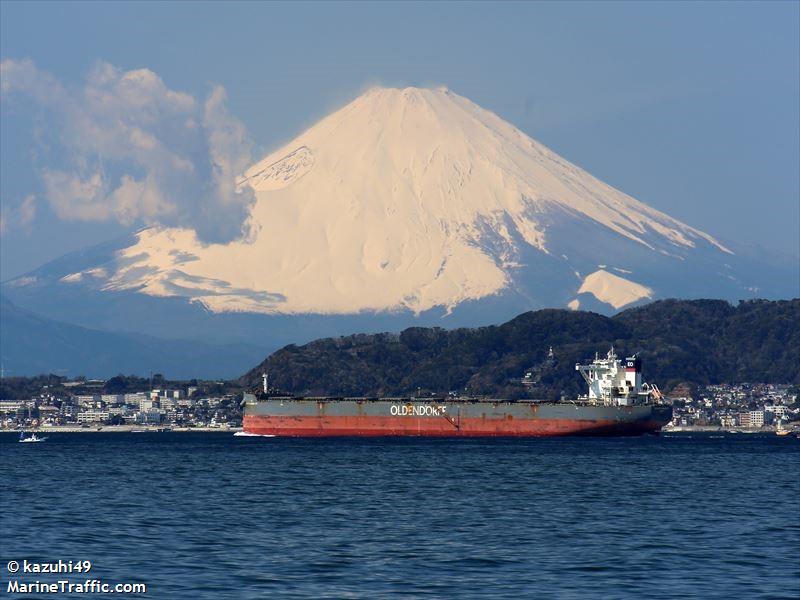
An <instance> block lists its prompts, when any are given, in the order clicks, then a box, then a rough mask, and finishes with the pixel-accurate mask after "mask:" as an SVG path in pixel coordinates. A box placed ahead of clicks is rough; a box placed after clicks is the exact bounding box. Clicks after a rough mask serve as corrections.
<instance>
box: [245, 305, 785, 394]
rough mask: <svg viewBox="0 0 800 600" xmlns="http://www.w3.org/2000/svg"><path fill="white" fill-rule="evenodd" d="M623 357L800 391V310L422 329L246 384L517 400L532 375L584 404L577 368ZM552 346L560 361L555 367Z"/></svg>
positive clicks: (651, 377)
mask: <svg viewBox="0 0 800 600" xmlns="http://www.w3.org/2000/svg"><path fill="white" fill-rule="evenodd" d="M612 345H613V346H614V347H615V349H616V351H617V353H618V354H619V355H621V356H627V355H630V354H634V353H636V354H638V355H639V356H640V357H641V358H642V361H643V364H644V369H643V370H644V378H645V380H646V381H650V382H653V383H656V384H658V385H659V386H660V387H661V388H662V389H670V388H672V387H674V386H676V385H678V384H680V383H689V384H695V385H698V384H711V383H744V382H750V383H753V382H763V383H795V384H797V383H800V299H794V300H780V301H767V300H750V301H743V302H740V303H739V304H738V305H736V306H733V305H731V304H729V303H728V302H725V301H723V300H662V301H657V302H653V303H652V304H648V305H645V306H641V307H637V308H632V309H629V310H626V311H623V312H621V313H619V314H617V315H615V316H613V317H605V316H602V315H599V314H595V313H591V312H580V311H568V310H555V309H547V310H539V311H533V312H527V313H524V314H521V315H519V316H518V317H516V318H514V319H512V320H511V321H509V322H507V323H503V324H502V325H497V326H489V327H480V328H475V329H455V330H449V331H448V330H444V329H440V328H421V327H413V328H410V329H406V330H404V331H403V332H401V333H399V334H391V333H381V334H374V335H365V334H358V335H351V336H346V337H341V338H328V339H322V340H317V341H314V342H311V343H309V344H305V345H303V346H296V345H290V346H286V347H285V348H282V349H281V350H278V351H277V352H275V353H273V354H272V355H271V356H269V357H268V358H267V359H266V360H265V361H263V362H262V363H261V364H259V365H258V366H257V367H255V368H254V369H252V370H251V371H249V372H248V373H247V374H246V375H244V376H243V377H242V380H241V381H242V383H243V384H244V385H247V386H249V387H253V388H256V387H259V386H260V385H261V374H262V373H263V372H267V373H269V375H270V381H271V383H272V384H273V385H274V386H276V387H277V388H280V389H282V390H285V391H288V392H292V393H296V394H302V395H334V396H361V395H363V396H384V395H406V394H415V393H423V394H442V393H447V392H449V391H455V392H459V393H464V392H466V393H468V394H478V395H492V396H496V397H505V398H518V397H523V396H526V395H528V394H527V393H526V390H525V388H524V387H523V386H522V385H521V384H520V379H521V378H522V377H523V375H524V374H525V373H526V372H532V373H533V378H534V380H535V382H536V383H535V386H534V393H535V394H536V395H537V396H538V397H547V398H556V397H558V396H559V395H561V394H566V395H575V394H577V393H579V392H582V391H583V388H584V384H583V381H582V380H581V378H580V376H579V375H578V374H577V373H576V372H575V363H576V362H585V361H587V360H591V359H592V358H593V357H594V355H595V352H600V353H601V354H602V353H605V352H606V351H607V350H608V348H609V347H610V346H612ZM550 347H552V348H553V352H554V354H555V361H554V362H553V361H548V360H547V352H548V349H549V348H550Z"/></svg>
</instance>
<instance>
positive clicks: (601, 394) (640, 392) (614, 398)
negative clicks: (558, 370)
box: [575, 346, 661, 406]
mask: <svg viewBox="0 0 800 600" xmlns="http://www.w3.org/2000/svg"><path fill="white" fill-rule="evenodd" d="M575 370H576V371H579V372H580V374H581V375H582V376H583V379H584V380H585V381H586V383H587V385H588V386H589V394H588V396H584V397H582V398H580V399H581V400H588V401H589V402H593V403H597V404H613V405H620V406H629V405H633V404H643V403H645V402H647V401H649V400H651V398H655V399H660V398H661V393H660V392H659V390H658V388H657V387H656V386H651V385H648V384H647V383H643V382H642V361H641V360H640V359H639V358H638V357H637V356H636V355H635V354H634V355H633V356H629V357H628V358H626V359H625V361H624V364H623V361H622V360H620V359H619V358H617V354H616V352H614V348H613V346H612V348H611V349H610V350H609V351H608V354H606V357H605V358H600V357H599V356H598V355H595V358H594V361H592V363H591V364H588V365H582V364H576V365H575Z"/></svg>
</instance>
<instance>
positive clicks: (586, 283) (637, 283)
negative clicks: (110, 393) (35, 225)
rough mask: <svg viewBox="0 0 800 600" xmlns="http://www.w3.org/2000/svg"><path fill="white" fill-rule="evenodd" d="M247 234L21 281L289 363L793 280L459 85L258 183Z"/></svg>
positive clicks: (24, 290) (372, 110)
mask: <svg viewBox="0 0 800 600" xmlns="http://www.w3.org/2000/svg"><path fill="white" fill-rule="evenodd" d="M238 185H239V186H240V187H241V188H244V187H245V186H249V187H250V188H252V190H253V191H254V192H255V198H256V200H255V203H254V204H253V205H252V207H251V209H250V212H249V216H248V217H247V220H246V222H245V223H244V227H243V234H242V236H241V237H240V238H239V239H237V240H235V241H233V242H230V243H225V244H220V243H215V244H207V243H204V242H202V241H201V240H200V239H198V237H197V235H196V234H195V232H194V231H192V230H190V229H180V228H159V227H152V228H148V229H144V230H141V231H139V232H137V233H135V234H132V235H131V236H129V237H126V238H124V239H121V240H117V241H116V242H113V243H110V244H105V245H102V246H98V247H94V248H90V249H88V250H86V251H83V252H79V253H76V254H72V255H68V256H65V257H63V258H61V259H59V260H57V261H54V262H52V263H49V264H47V265H45V266H43V267H41V268H39V269H37V270H36V271H33V272H31V273H28V274H26V275H24V276H21V277H18V278H15V279H12V280H10V281H7V282H5V283H4V285H3V293H5V294H7V295H8V296H9V297H10V298H11V299H12V300H13V301H14V302H16V303H17V304H19V305H21V306H24V307H25V308H27V309H29V310H33V311H37V312H39V313H41V314H45V315H47V316H48V317H50V318H57V319H61V320H63V321H66V322H69V323H73V324H78V325H83V326H90V327H94V328H101V329H106V330H115V331H135V332H137V333H144V334H148V335H156V336H161V337H167V338H193V339H201V338H214V339H217V340H219V341H224V342H230V341H248V342H251V343H253V342H255V343H260V344H263V345H264V347H265V348H274V347H277V346H279V345H282V344H283V343H287V342H290V341H292V342H302V341H306V340H308V339H310V338H313V337H319V336H320V335H337V334H342V333H350V332H352V330H353V329H360V330H363V331H376V330H384V329H387V328H388V329H396V328H399V327H403V326H408V325H412V324H426V325H427V324H440V325H445V326H456V325H480V324H485V323H491V322H500V321H502V320H504V319H506V318H509V317H511V316H513V315H515V314H517V313H519V312H522V311H525V310H530V309H534V308H542V307H561V308H566V307H569V308H572V309H591V310H596V311H599V312H604V313H611V312H615V311H617V310H619V309H622V308H625V307H629V306H633V305H636V304H640V303H643V302H646V301H649V300H652V299H656V298H663V297H684V298H697V297H716V298H725V299H732V300H736V299H741V298H751V297H782V296H783V297H786V296H791V295H793V294H795V293H796V292H795V290H794V288H795V283H794V281H793V276H792V275H789V276H787V275H786V273H787V272H789V271H788V270H786V269H783V268H780V267H774V266H769V265H766V264H763V263H759V262H758V261H757V260H753V259H750V258H747V257H746V256H743V255H742V254H741V253H740V252H739V251H738V249H737V248H733V247H729V245H728V244H724V243H722V242H720V241H719V240H717V239H715V238H714V237H712V236H711V235H709V234H707V233H704V232H702V231H699V230H698V229H695V228H693V227H691V226H689V225H687V224H684V223H682V222H680V221H678V220H676V219H674V218H672V217H670V216H668V215H666V214H664V213H663V212H660V211H658V210H655V209H654V208H651V207H649V206H648V205H646V204H644V203H642V202H640V201H638V200H636V199H634V198H632V197H630V196H628V195H626V194H625V193H623V192H621V191H619V190H616V189H614V188H613V187H611V186H609V185H607V184H605V183H603V182H602V181H600V180H598V179H597V178H595V177H593V176H592V175H590V174H589V173H587V172H586V171H584V170H583V169H581V168H580V167H578V166H576V165H574V164H572V163H570V162H569V161H567V160H565V159H564V158H561V157H560V156H559V155H557V154H556V153H554V152H553V151H551V150H549V149H548V148H546V147H545V146H543V145H542V144H540V143H539V142H537V141H536V140H534V139H532V138H531V137H529V136H528V135H526V134H525V133H523V132H522V131H520V130H519V129H517V128H516V127H514V126H513V125H511V124H509V123H507V122H506V121H504V120H503V119H501V118H500V117H498V116H497V115H495V114H494V113H492V112H490V111H488V110H485V109H483V108H481V107H480V106H478V105H476V104H474V103H473V102H471V101H469V100H467V99H466V98H463V97H461V96H459V95H457V94H455V93H453V92H451V91H449V90H447V89H444V88H439V89H421V88H405V89H394V88H375V89H372V90H370V91H368V92H367V93H365V94H363V95H362V96H360V97H358V98H357V99H355V100H354V101H352V102H351V103H349V104H347V105H346V106H345V107H343V108H341V109H340V110H338V111H336V112H334V113H332V114H330V115H329V116H327V117H326V118H324V119H322V120H321V121H320V122H318V123H317V124H315V125H314V126H313V127H311V128H310V129H308V130H307V131H305V132H304V133H303V134H301V135H300V136H298V137H297V138H296V139H294V140H293V141H291V142H290V143H288V144H286V145H285V146H283V147H282V148H280V149H279V150H277V151H275V152H273V153H271V154H270V155H268V156H266V157H265V158H264V159H263V160H261V161H259V162H257V163H256V164H254V165H253V166H252V167H250V168H249V169H248V170H247V171H246V172H245V173H243V174H242V176H241V178H240V180H239V181H238Z"/></svg>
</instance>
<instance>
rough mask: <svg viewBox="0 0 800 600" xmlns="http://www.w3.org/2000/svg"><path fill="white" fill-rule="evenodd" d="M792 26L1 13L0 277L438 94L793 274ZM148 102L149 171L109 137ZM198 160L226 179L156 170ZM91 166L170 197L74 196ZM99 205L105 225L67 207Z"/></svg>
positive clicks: (643, 18) (70, 8)
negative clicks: (392, 98)
mask: <svg viewBox="0 0 800 600" xmlns="http://www.w3.org/2000/svg"><path fill="white" fill-rule="evenodd" d="M798 31H800V4H799V3H797V2H771V3H770V2H766V3H721V2H720V3H716V2H715V3H680V4H679V3H655V2H647V3H600V2H592V3H577V2H569V3H508V4H501V3H491V4H489V3H486V4H482V3H463V4H462V3H430V4H417V3H386V2H381V3H373V4H367V3H344V4H339V3H294V4H277V3H270V4H258V3H255V2H241V3H233V2H228V3H191V2H173V3H157V2H142V3H130V4H126V3H95V2H90V3H69V2H57V3H48V2H30V3H22V2H9V1H4V2H2V3H0V59H2V60H3V61H6V62H5V63H4V64H5V65H12V66H13V67H14V68H15V71H14V72H13V74H12V75H13V76H12V75H9V73H10V71H8V70H4V72H3V81H2V84H3V99H2V115H0V117H1V120H0V126H1V127H2V129H1V130H0V132H1V133H2V135H0V167H1V169H0V210H1V211H2V219H3V224H2V232H1V233H0V241H1V242H2V248H1V250H2V253H1V256H0V270H1V271H2V272H1V273H0V276H1V277H2V279H3V280H5V279H8V278H10V277H14V276H16V275H19V274H21V273H24V272H26V271H28V270H30V269H32V268H35V267H37V266H39V265H40V264H42V263H44V262H46V261H48V260H52V259H54V258H57V257H59V256H61V255H62V254H64V253H65V252H68V251H72V250H77V249H80V248H83V247H86V246H89V245H92V244H95V243H98V242H102V241H105V240H108V239H112V238H115V237H118V236H119V235H122V234H124V233H125V232H127V231H131V230H134V229H137V228H139V227H141V226H143V225H144V224H145V223H147V222H153V221H160V220H164V221H165V222H169V223H175V222H178V223H180V222H181V219H187V218H190V217H189V216H187V215H193V214H195V213H197V214H199V213H203V214H210V215H212V217H213V216H215V215H218V214H220V206H224V207H228V206H231V205H230V204H228V201H229V200H230V198H226V197H224V194H223V195H222V196H220V195H219V194H218V193H217V192H216V191H214V190H215V185H216V183H218V181H219V180H220V178H224V177H226V176H228V174H229V173H232V172H233V171H234V170H235V169H237V168H239V166H241V164H242V161H243V160H244V155H243V154H242V152H240V150H241V148H247V151H248V152H249V154H250V156H252V158H254V159H258V158H260V157H261V156H262V155H264V154H265V153H266V152H267V151H269V150H271V149H274V148H275V147H277V146H279V145H280V144H282V143H284V142H286V141H288V140H289V139H291V138H292V137H294V136H295V135H297V134H299V133H300V132H302V131H303V130H304V129H305V128H307V127H308V126H310V125H312V124H313V123H314V122H315V121H316V120H318V119H319V118H321V117H323V116H325V115H326V114H327V113H329V112H330V111H332V110H334V109H336V108H338V107H340V106H341V105H343V104H344V103H346V102H347V101H349V100H350V99H352V98H354V97H356V96H357V95H358V94H359V93H360V92H361V91H363V90H365V89H367V88H369V87H371V86H373V85H391V86H407V85H415V86H433V85H446V86H447V87H449V88H450V89H452V90H453V91H455V92H456V93H458V94H461V95H463V96H466V97H467V98H469V99H471V100H473V101H474V102H476V103H477V104H479V105H481V106H483V107H484V108H487V109H490V110H492V111H494V112H496V113H497V114H498V115H500V116H501V117H502V118H504V119H505V120H507V121H509V122H511V123H512V124H514V125H516V126H517V127H519V128H520V129H522V130H523V131H525V132H526V133H528V134H529V135H531V136H532V137H534V138H536V139H537V140H539V141H541V142H542V143H544V144H546V145H547V146H549V147H551V148H552V149H553V150H555V151H556V152H558V153H559V154H561V155H562V156H564V157H565V158H567V159H568V160H570V161H572V162H575V163H577V164H578V165H580V166H581V167H583V168H585V169H586V170H588V171H589V172H590V173H592V174H593V175H595V176H597V177H599V178H600V179H602V180H603V181H605V182H607V183H609V184H611V185H613V186H615V187H617V188H619V189H621V190H622V191H624V192H626V193H628V194H630V195H632V196H634V197H636V198H637V199H639V200H641V201H643V202H645V203H647V204H650V205H651V206H654V207H656V208H658V209H660V210H662V211H664V212H666V213H668V214H670V215H672V216H674V217H676V218H678V219H680V220H682V221H684V222H686V223H688V224H689V225H692V226H695V227H698V228H700V229H702V230H704V231H706V232H708V233H710V234H712V235H714V236H717V237H719V238H721V239H722V240H727V241H730V242H732V243H734V244H744V245H752V246H760V247H763V248H765V249H766V250H768V251H771V252H777V253H782V254H789V255H791V256H792V257H795V259H797V257H798V256H800V166H798V165H800V115H799V114H798V113H799V112H800V109H798V107H799V106H800V40H799V37H800V34H798ZM136 69H149V70H150V71H152V72H153V73H154V74H155V75H157V76H158V77H159V78H160V80H161V82H163V85H162V86H161V87H159V84H158V82H155V81H153V80H151V79H147V78H144V79H143V78H141V77H140V78H139V80H137V87H136V88H135V90H134V92H135V93H134V92H130V93H129V92H127V91H126V90H128V89H129V88H126V87H125V85H126V82H129V80H128V79H126V77H125V73H126V72H127V71H131V70H136ZM223 90H224V93H223ZM145 92H146V93H145ZM137 94H138V95H137ZM90 97H91V98H94V99H97V98H98V97H100V98H101V100H102V102H101V104H98V105H99V106H102V110H100V111H98V110H97V108H96V105H94V104H92V105H87V104H86V103H85V102H83V100H84V99H85V98H90ZM140 100H141V102H140ZM98 102H100V101H98ZM147 102H157V103H160V104H159V106H160V107H162V108H161V109H159V110H160V112H159V115H161V117H159V118H162V117H163V115H165V114H167V115H174V118H173V119H172V121H175V122H177V120H178V117H179V118H180V123H182V124H184V125H185V127H184V128H183V129H180V130H179V131H178V130H176V131H174V132H173V131H171V130H172V128H173V123H172V122H171V121H169V120H164V121H163V122H162V121H159V122H156V123H155V125H154V126H157V128H158V131H164V132H165V133H164V136H165V137H164V139H165V140H167V141H168V144H167V146H166V147H165V148H164V149H163V152H161V153H159V154H158V155H157V156H156V157H154V155H153V154H152V153H146V155H142V154H141V153H136V152H133V151H132V150H131V149H130V148H121V147H120V144H119V143H117V141H116V140H115V139H113V134H114V129H113V128H114V124H115V123H116V122H118V121H119V120H120V119H127V118H137V119H142V120H147V119H150V118H151V117H152V115H151V112H150V111H149V108H148V107H149V105H147V104H146V103H147ZM142 103H145V104H142ZM170 111H172V112H170ZM131 115H133V116H131ZM84 122H85V123H87V124H88V127H87V131H88V130H92V131H95V130H96V131H95V133H94V134H91V135H90V134H88V133H86V134H85V135H84V133H85V132H82V130H80V129H78V128H77V127H76V125H75V124H76V123H79V124H80V123H84ZM148 122H150V121H148ZM197 123H201V124H202V125H201V127H200V130H202V135H201V134H199V133H197V132H198V129H197ZM100 130H102V131H100ZM168 130H169V131H168ZM98 131H99V133H98ZM106 131H107V132H108V133H109V136H111V138H112V139H110V140H109V139H105V138H102V144H104V145H103V146H102V152H101V153H100V156H99V158H98V155H97V152H96V150H97V147H98V144H99V143H101V142H99V141H98V140H100V139H101V137H102V133H103V132H106ZM92 135H95V137H94V138H93V137H92ZM240 138H241V139H240ZM90 143H91V148H88V149H87V146H88V145H89V144H90ZM149 143H150V141H149V140H148V139H144V140H143V141H142V144H141V147H142V148H145V147H148V144H149ZM150 146H152V144H150ZM210 156H211V157H217V158H219V157H224V160H220V161H219V162H220V164H222V165H223V167H224V168H223V169H222V172H221V173H218V172H216V171H214V170H212V169H210V168H209V169H206V170H205V171H203V169H200V171H201V172H199V173H198V171H197V169H195V170H194V171H192V173H193V174H196V177H188V176H182V177H176V176H174V172H175V171H176V170H177V171H180V169H172V168H170V169H166V168H165V167H164V165H165V164H170V165H171V164H173V163H170V162H169V161H170V160H173V161H175V164H178V165H179V166H180V165H181V164H182V163H181V162H180V161H181V160H182V158H181V157H188V159H187V160H190V161H192V162H193V164H194V165H196V166H197V165H205V166H206V167H207V166H208V165H207V164H206V163H208V162H209V157H210ZM108 157H112V158H113V159H114V160H117V161H122V162H124V161H131V162H132V163H134V164H135V168H136V169H138V171H137V172H134V173H133V174H134V175H137V174H139V175H141V174H142V173H146V174H148V177H147V182H151V179H152V182H153V189H154V190H160V191H161V193H167V194H174V195H180V196H181V199H180V201H178V200H176V202H175V203H176V207H175V210H174V211H173V212H172V213H170V214H167V213H164V212H159V211H158V209H157V208H153V206H155V204H156V203H155V202H154V203H150V204H148V203H147V202H145V203H143V204H142V203H140V204H141V205H137V206H136V207H132V204H131V202H130V198H131V197H132V195H136V194H138V196H136V197H137V198H147V197H149V196H148V193H149V192H148V190H147V189H144V188H145V187H146V186H147V185H148V184H149V183H148V184H146V183H141V182H140V183H137V182H136V181H134V180H132V179H128V180H121V181H122V183H120V184H119V187H117V184H118V183H119V182H115V183H114V186H113V188H115V189H109V190H105V192H104V191H103V190H100V191H98V190H96V189H94V188H92V189H89V187H90V186H89V183H90V182H91V178H90V175H91V173H92V169H93V168H94V169H97V168H101V167H102V168H103V169H104V170H105V169H106V168H107V169H108V170H107V171H106V174H107V175H109V176H111V174H112V173H115V172H114V171H113V170H112V168H111V167H106V165H107V164H108V162H109V160H108ZM165 157H166V158H165ZM176 157H177V158H176ZM215 160H216V159H215ZM94 163H99V164H100V165H101V167H97V165H96V164H94ZM226 169H227V170H226ZM187 172H188V171H187ZM75 173H77V174H78V176H75ZM150 175H152V177H149V176H150ZM142 177H143V179H142V180H141V181H142V182H144V176H142ZM65 190H67V191H65ZM87 190H88V191H87ZM101 192H102V193H101ZM106 192H107V193H108V194H109V197H111V195H112V192H113V198H114V202H115V206H116V208H115V209H114V210H105V211H104V210H103V208H104V207H103V206H102V205H100V204H97V203H95V204H81V194H85V193H94V194H99V195H98V196H97V197H98V198H101V197H102V195H103V193H106ZM182 192H183V193H182ZM153 193H154V194H155V192H153ZM193 202H197V203H198V206H200V207H201V208H202V210H198V211H194V210H193V207H194V205H193V204H192V203H193ZM148 207H150V208H148ZM239 208H241V207H237V206H232V207H231V208H230V210H231V211H235V210H238V209H239ZM170 219H171V221H170ZM211 221H213V222H214V223H216V221H217V219H216V218H212V219H211ZM193 224H194V223H193ZM197 226H198V227H202V226H204V225H203V223H202V222H198V224H197Z"/></svg>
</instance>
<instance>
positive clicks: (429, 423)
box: [244, 415, 664, 437]
mask: <svg viewBox="0 0 800 600" xmlns="http://www.w3.org/2000/svg"><path fill="white" fill-rule="evenodd" d="M663 425H664V423H663V421H658V420H643V421H619V420H613V419H608V420H599V419H592V420H587V419H502V420H499V419H483V418H470V419H461V420H459V421H458V422H455V421H453V422H451V421H447V420H444V419H442V418H441V417H434V418H418V419H403V418H398V417H392V416H388V417H377V416H356V415H354V416H334V417H331V416H325V417H316V416H303V417H301V416H292V417H283V416H280V417H276V416H268V417H265V416H257V415H246V416H245V418H244V431H246V432H248V433H252V434H258V435H268V436H281V437H344V436H354V437H386V436H419V437H554V436H566V435H595V436H598V435H599V436H619V435H641V434H643V433H648V432H654V431H658V430H659V429H661V427H662V426H663Z"/></svg>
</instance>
